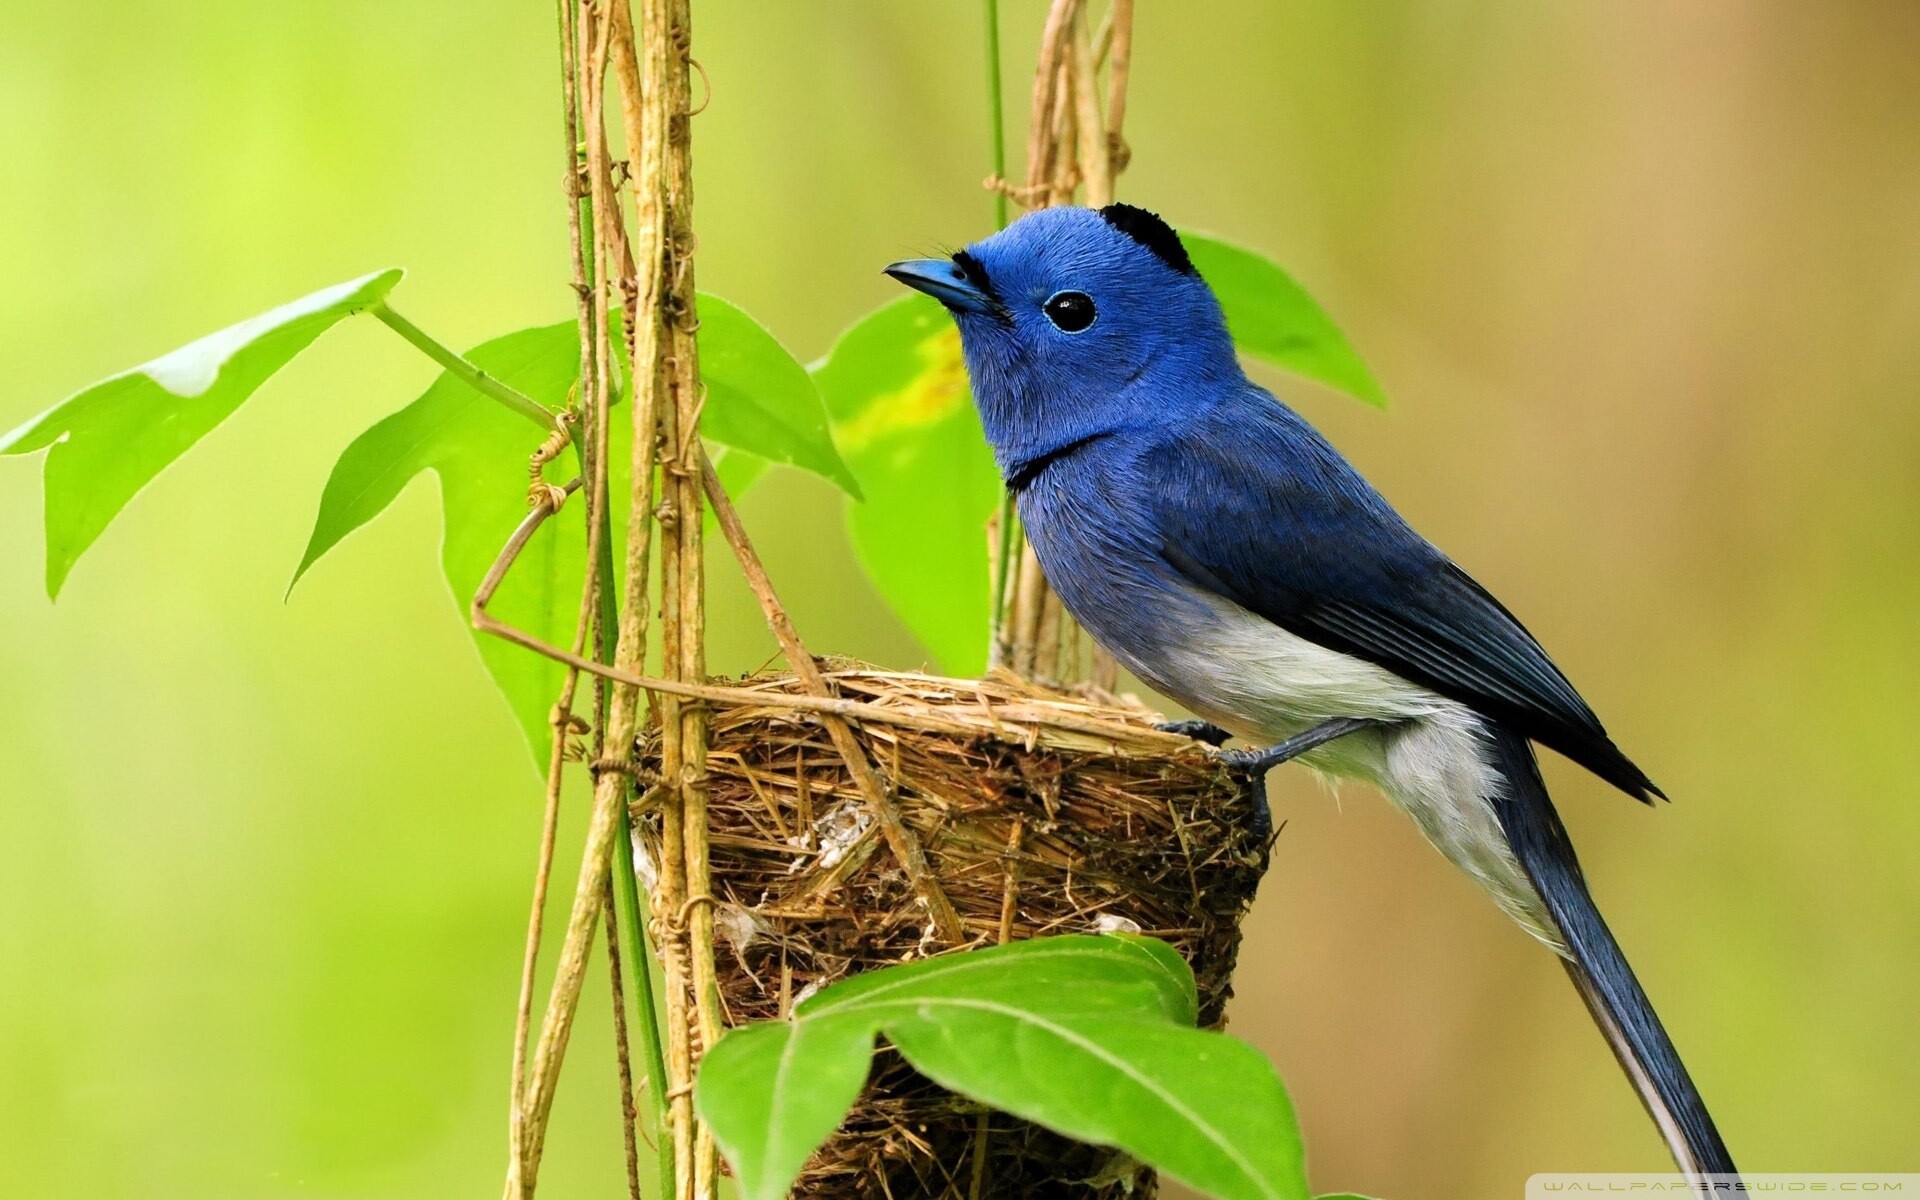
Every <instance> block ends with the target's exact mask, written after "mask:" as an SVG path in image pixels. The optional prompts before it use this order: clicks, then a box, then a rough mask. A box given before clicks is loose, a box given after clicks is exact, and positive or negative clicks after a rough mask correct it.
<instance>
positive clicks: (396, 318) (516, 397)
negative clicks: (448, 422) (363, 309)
mask: <svg viewBox="0 0 1920 1200" xmlns="http://www.w3.org/2000/svg"><path fill="white" fill-rule="evenodd" d="M367 311H368V312H370V313H372V314H373V315H374V316H376V317H378V318H380V321H381V323H382V324H384V325H385V326H386V327H387V328H388V329H391V330H393V331H394V332H395V333H397V334H399V335H400V336H401V337H403V338H405V339H406V340H407V341H409V342H411V343H412V344H413V347H414V349H416V350H418V351H420V353H422V354H424V355H426V356H427V357H428V358H431V359H432V360H433V361H435V362H437V363H439V364H440V365H441V366H443V367H445V368H446V369H447V370H448V371H449V372H450V373H452V374H453V375H454V376H455V377H456V378H458V379H460V380H461V381H462V382H464V383H466V384H467V386H469V387H471V388H472V389H473V390H474V391H476V392H479V393H480V394H481V395H483V396H486V397H487V398H488V399H490V400H497V401H499V402H500V403H501V404H503V405H505V406H506V407H507V408H509V409H511V410H512V411H514V412H516V413H518V414H519V415H521V416H523V417H525V418H526V419H527V420H529V421H532V422H533V423H534V424H535V425H538V426H539V427H540V428H542V429H545V430H548V431H552V430H555V429H558V428H560V422H559V420H558V419H557V418H556V417H555V416H554V413H553V410H552V409H550V408H548V407H547V406H546V405H544V404H542V403H540V402H539V401H538V400H535V399H534V398H533V397H531V396H528V395H525V394H524V393H522V392H518V391H516V390H514V389H513V388H510V387H508V386H507V385H506V384H504V383H502V382H500V381H499V380H498V379H495V378H494V377H493V376H491V375H489V374H487V373H486V372H485V371H482V370H481V369H480V368H479V367H476V366H474V365H473V364H472V363H470V362H468V361H467V360H466V359H464V358H461V357H460V356H459V355H458V354H455V353H454V352H453V351H451V350H449V349H447V348H446V347H445V346H443V345H441V344H440V343H439V342H437V341H435V340H433V338H432V337H430V336H428V334H427V332H426V331H425V330H424V329H421V328H420V327H419V326H418V325H415V324H414V323H413V322H412V321H409V320H407V319H406V318H405V317H403V316H401V315H400V314H399V313H397V312H395V311H393V309H391V308H389V307H387V305H386V304H385V303H384V302H382V303H378V304H375V305H373V306H372V307H371V308H369V309H368V310H367Z"/></svg>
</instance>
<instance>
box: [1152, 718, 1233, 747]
mask: <svg viewBox="0 0 1920 1200" xmlns="http://www.w3.org/2000/svg"><path fill="white" fill-rule="evenodd" d="M1154 728H1155V729H1158V730H1159V731H1160V732H1161V733H1177V734H1179V735H1180V736H1181V737H1190V738H1192V739H1193V740H1194V741H1196V742H1205V743H1206V744H1207V745H1209V746H1219V745H1221V744H1222V743H1224V742H1225V741H1226V740H1227V739H1228V738H1230V737H1232V736H1233V735H1232V734H1231V733H1228V732H1227V731H1226V730H1224V729H1222V728H1220V727H1219V726H1218V725H1215V724H1214V723H1213V722H1212V721H1200V720H1186V721H1160V722H1158V723H1156V724H1155V725H1154Z"/></svg>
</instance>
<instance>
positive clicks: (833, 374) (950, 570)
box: [813, 296, 1001, 675]
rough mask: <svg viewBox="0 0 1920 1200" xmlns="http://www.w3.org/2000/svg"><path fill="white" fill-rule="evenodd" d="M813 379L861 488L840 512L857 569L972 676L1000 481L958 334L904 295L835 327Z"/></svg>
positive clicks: (985, 610) (932, 645) (934, 311)
mask: <svg viewBox="0 0 1920 1200" xmlns="http://www.w3.org/2000/svg"><path fill="white" fill-rule="evenodd" d="M813 375H814V379H815V380H816V381H817V382H818V383H819V385H820V394H821V397H822V398H823V399H824V400H825V401H826V405H827V412H828V414H829V416H830V417H831V418H832V421H833V430H834V436H835V438H836V440H837V441H838V442H839V444H840V449H841V452H842V453H843V454H845V455H846V457H847V461H848V462H849V463H850V464H852V467H853V470H854V473H855V474H856V475H858V476H859V478H860V483H861V486H862V488H863V489H864V490H865V492H866V502H865V503H864V504H855V505H851V506H850V507H849V508H848V510H847V522H848V529H849V533H850V535H851V537H852V540H853V546H854V550H855V552H856V553H857V554H858V555H859V557H860V562H861V564H862V565H863V566H864V567H865V568H866V571H867V574H868V576H869V577H870V578H872V580H873V582H874V586H875V587H877V588H878V589H879V590H880V593H881V595H883V596H885V597H886V599H887V601H888V603H889V604H891V605H892V607H893V610H894V611H895V612H896V613H898V614H899V616H900V619H901V620H902V621H904V622H905V623H906V625H907V628H908V629H910V630H912V631H913V633H914V635H915V636H916V637H918V638H919V639H920V641H921V643H922V644H923V645H925V646H926V648H927V649H928V650H929V651H930V652H931V653H932V654H933V657H934V658H935V659H936V660H937V661H938V662H939V664H940V666H941V667H942V668H943V669H945V670H947V671H948V672H951V673H953V674H956V675H975V674H978V673H979V672H981V671H982V670H984V669H985V667H986V661H987V622H988V617H989V611H990V608H989V606H990V597H989V596H988V576H987V534H986V523H987V518H988V517H989V516H990V515H991V514H992V512H993V509H994V506H995V505H996V504H997V503H998V501H999V498H1000V493H1001V483H1000V475H999V472H998V471H997V470H995V468H994V464H993V454H992V452H991V451H989V450H988V449H987V443H986V438H985V437H984V435H983V434H982V433H981V431H980V417H979V414H978V413H977V412H976V411H975V410H974V406H973V398H972V395H971V393H970V392H969V391H968V388H967V373H966V366H965V363H964V362H963V361H962V359H961V357H960V335H959V332H958V331H957V330H956V329H955V328H954V326H953V322H952V321H951V320H950V319H949V318H948V317H947V315H946V313H945V312H944V311H943V310H942V309H941V308H940V306H939V304H937V303H935V302H934V301H933V300H931V299H929V298H927V297H925V296H907V297H903V298H902V299H899V300H896V301H894V302H892V303H891V304H888V305H886V306H884V307H882V308H880V309H878V310H876V311H874V312H872V313H869V314H868V315H867V316H866V317H864V318H862V319H861V320H860V321H859V322H858V323H856V324H855V325H854V326H853V327H852V328H851V329H849V330H847V331H846V333H844V334H842V335H841V337H840V340H839V341H837V342H836V343H835V344H834V346H833V349H832V350H831V351H829V352H828V354H827V356H826V358H825V359H823V360H821V361H820V362H819V363H816V364H815V365H814V367H813Z"/></svg>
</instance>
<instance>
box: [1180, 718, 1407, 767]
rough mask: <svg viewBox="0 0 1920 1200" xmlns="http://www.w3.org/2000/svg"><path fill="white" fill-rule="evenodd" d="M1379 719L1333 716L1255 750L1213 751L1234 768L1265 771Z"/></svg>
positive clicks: (1217, 756) (1375, 723)
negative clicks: (1301, 731)
mask: <svg viewBox="0 0 1920 1200" xmlns="http://www.w3.org/2000/svg"><path fill="white" fill-rule="evenodd" d="M1378 724H1380V722H1378V721H1373V720H1369V719H1367V718H1365V717H1335V718H1334V719H1333V720H1331V721H1323V722H1321V723H1320V724H1318V725H1315V726H1314V727H1313V728H1312V729H1309V730H1307V731H1306V732H1305V733H1296V734H1294V735H1293V736H1292V737H1290V738H1288V739H1286V740H1285V741H1281V742H1275V743H1274V744H1273V745H1271V746H1264V747H1262V748H1260V749H1258V750H1221V751H1218V752H1217V753H1216V754H1215V757H1216V758H1218V759H1219V760H1220V761H1221V762H1223V763H1225V764H1226V765H1227V766H1229V767H1232V768H1233V769H1234V770H1236V771H1245V772H1247V773H1248V774H1250V775H1264V774H1266V773H1267V772H1268V771H1271V770H1272V769H1273V768H1275V767H1277V766H1279V765H1280V764H1281V763H1283V762H1288V761H1290V760H1292V759H1296V758H1299V757H1300V756H1301V755H1302V754H1305V753H1306V752H1307V751H1309V750H1315V749H1318V748H1319V747H1321V746H1324V745H1326V744H1327V743H1328V742H1331V741H1333V740H1334V739H1335V738H1342V737H1345V736H1347V735H1348V734H1350V733H1355V732H1358V731H1359V730H1362V729H1365V728H1367V727H1368V726H1370V725H1378Z"/></svg>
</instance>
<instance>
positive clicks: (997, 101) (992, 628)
mask: <svg viewBox="0 0 1920 1200" xmlns="http://www.w3.org/2000/svg"><path fill="white" fill-rule="evenodd" d="M982 15H983V16H984V17H985V23H986V33H987V122H988V126H989V134H990V136H989V138H988V143H989V144H990V145H991V146H992V147H993V181H992V182H993V185H994V187H993V227H994V228H995V229H996V230H998V229H1005V228H1006V227H1007V116H1006V99H1005V97H1004V95H1003V94H1002V88H1001V86H1000V0H984V7H983V10H982ZM1019 521H1020V518H1019V514H1018V513H1016V512H1015V511H1014V508H1013V493H1012V492H1003V493H1002V494H1001V496H1000V509H999V514H998V516H997V517H996V519H995V521H994V537H995V540H996V542H997V545H996V546H995V548H994V562H993V616H992V618H991V619H990V620H989V622H988V625H987V634H988V645H989V646H990V647H991V648H992V656H993V660H994V661H995V662H998V661H999V660H1000V659H1001V657H1002V656H1003V653H1004V651H1003V647H1004V642H1003V640H1002V637H1001V633H1000V630H1001V627H1002V626H1003V625H1004V624H1005V623H1006V616H1007V596H1008V594H1009V593H1010V592H1011V591H1012V590H1013V581H1012V579H1011V578H1009V573H1010V571H1011V568H1012V566H1013V554H1014V547H1015V543H1016V541H1017V540H1018V538H1019V530H1018V528H1017V527H1018V525H1019Z"/></svg>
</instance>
